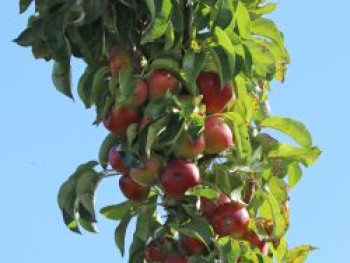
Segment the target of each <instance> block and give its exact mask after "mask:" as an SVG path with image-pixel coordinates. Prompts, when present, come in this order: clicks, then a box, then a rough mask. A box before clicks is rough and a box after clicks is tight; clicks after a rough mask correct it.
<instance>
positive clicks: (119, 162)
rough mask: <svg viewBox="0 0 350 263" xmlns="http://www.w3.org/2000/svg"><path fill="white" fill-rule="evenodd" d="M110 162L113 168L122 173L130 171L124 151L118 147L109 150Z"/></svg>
mask: <svg viewBox="0 0 350 263" xmlns="http://www.w3.org/2000/svg"><path fill="white" fill-rule="evenodd" d="M108 157H109V163H110V164H111V166H112V168H113V169H114V170H116V171H117V172H118V173H121V174H128V173H129V171H130V167H129V166H127V165H126V164H125V163H124V161H123V157H122V151H120V150H119V148H118V147H112V148H111V149H110V151H109V155H108Z"/></svg>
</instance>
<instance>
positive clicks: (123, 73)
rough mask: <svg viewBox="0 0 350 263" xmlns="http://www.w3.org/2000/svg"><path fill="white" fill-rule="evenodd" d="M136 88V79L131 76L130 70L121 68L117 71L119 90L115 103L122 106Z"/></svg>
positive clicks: (131, 71) (131, 70)
mask: <svg viewBox="0 0 350 263" xmlns="http://www.w3.org/2000/svg"><path fill="white" fill-rule="evenodd" d="M135 88H136V78H134V76H133V69H132V68H122V69H121V70H120V71H119V89H120V93H118V98H117V101H118V103H120V104H123V103H125V102H126V101H127V99H128V98H130V96H131V95H132V94H133V92H134V90H135Z"/></svg>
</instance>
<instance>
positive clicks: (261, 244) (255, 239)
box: [242, 230, 269, 255]
mask: <svg viewBox="0 0 350 263" xmlns="http://www.w3.org/2000/svg"><path fill="white" fill-rule="evenodd" d="M242 239H244V240H246V241H248V242H249V243H251V244H252V245H253V246H256V247H258V248H259V249H260V251H261V253H262V254H263V255H267V254H268V253H269V244H268V243H267V242H266V241H264V240H260V238H259V236H258V235H257V234H256V233H255V232H254V231H251V230H249V231H247V232H246V233H245V234H244V235H243V237H242Z"/></svg>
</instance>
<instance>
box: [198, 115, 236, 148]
mask: <svg viewBox="0 0 350 263" xmlns="http://www.w3.org/2000/svg"><path fill="white" fill-rule="evenodd" d="M204 138H205V144H206V149H205V152H206V153H209V154H217V153H220V152H222V151H224V150H226V149H228V148H230V147H232V146H233V145H234V142H233V136H232V131H231V129H230V127H229V126H228V125H227V124H226V123H225V122H224V120H223V119H222V118H220V117H219V116H215V115H213V116H209V117H207V118H206V120H205V127H204Z"/></svg>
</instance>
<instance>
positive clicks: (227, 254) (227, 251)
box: [219, 237, 241, 263]
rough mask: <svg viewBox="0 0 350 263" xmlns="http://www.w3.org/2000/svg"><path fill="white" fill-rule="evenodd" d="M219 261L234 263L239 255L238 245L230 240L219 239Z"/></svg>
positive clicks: (225, 238)
mask: <svg viewBox="0 0 350 263" xmlns="http://www.w3.org/2000/svg"><path fill="white" fill-rule="evenodd" d="M219 246H220V250H219V251H220V259H221V260H222V263H236V262H237V260H238V258H239V257H240V255H241V247H240V244H239V243H238V242H237V241H235V240H232V239H231V238H228V237H224V238H221V239H219Z"/></svg>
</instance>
